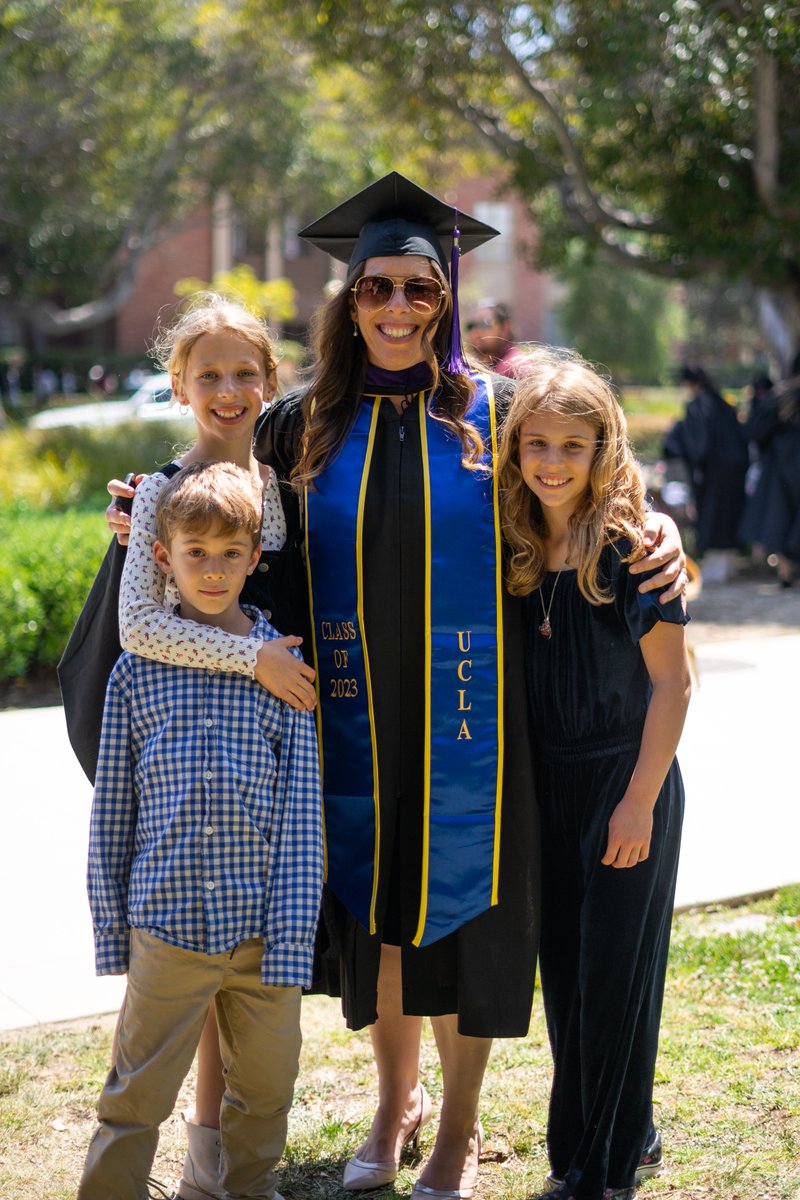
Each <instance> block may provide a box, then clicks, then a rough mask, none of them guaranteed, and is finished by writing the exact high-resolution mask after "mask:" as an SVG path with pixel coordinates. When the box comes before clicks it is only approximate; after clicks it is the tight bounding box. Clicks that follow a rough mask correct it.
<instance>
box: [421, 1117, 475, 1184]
mask: <svg viewBox="0 0 800 1200" xmlns="http://www.w3.org/2000/svg"><path fill="white" fill-rule="evenodd" d="M477 1142H478V1159H479V1160H480V1157H481V1147H482V1145H483V1128H482V1126H481V1125H480V1123H479V1124H478V1134H477ZM474 1195H475V1185H474V1184H472V1185H471V1186H470V1187H465V1188H432V1187H428V1185H427V1183H420V1182H419V1180H417V1182H416V1183H415V1184H414V1188H413V1191H412V1192H411V1196H410V1197H409V1200H472V1197H473V1196H474Z"/></svg>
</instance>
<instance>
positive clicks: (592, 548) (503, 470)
mask: <svg viewBox="0 0 800 1200" xmlns="http://www.w3.org/2000/svg"><path fill="white" fill-rule="evenodd" d="M515 374H516V376H517V386H516V390H515V395H514V399H513V400H512V402H511V406H510V408H509V410H508V413H507V415H506V418H505V420H504V422H503V426H502V429H501V434H500V451H499V455H498V468H497V469H498V471H499V478H500V494H501V497H502V514H503V516H502V521H503V533H504V535H505V538H506V541H507V543H508V547H509V555H508V558H507V571H506V581H507V585H508V590H509V591H510V592H511V593H512V594H513V595H515V596H526V595H528V593H529V592H532V591H533V590H534V588H537V587H539V585H540V584H541V582H542V579H543V577H544V574H545V571H546V569H547V565H546V564H547V546H546V544H547V525H546V522H545V518H544V514H543V512H542V506H541V504H540V502H539V500H538V499H537V498H536V496H535V495H534V494H533V492H532V491H531V490H530V488H529V487H528V485H527V484H526V482H525V480H524V479H523V477H522V472H521V470H520V463H519V440H520V429H521V427H522V424H523V422H525V421H527V419H528V418H529V417H532V416H533V415H534V414H536V413H552V414H554V415H556V416H563V417H574V418H578V419H579V420H581V421H585V422H586V423H587V424H588V425H590V426H591V427H592V428H593V429H594V430H595V432H596V435H597V444H596V447H595V451H594V457H593V459H592V463H591V467H590V469H589V484H588V487H587V489H586V492H585V493H584V495H583V496H582V497H581V498H580V500H579V502H578V505H577V507H576V509H575V512H574V513H573V514H572V516H571V517H570V519H569V550H568V555H569V561H570V564H571V565H572V566H574V567H576V568H577V572H578V575H577V579H578V587H579V588H580V591H581V593H582V594H583V596H585V598H586V599H587V600H588V601H589V602H590V603H591V604H609V603H611V601H612V600H613V596H612V595H611V594H610V593H609V592H608V590H607V588H606V587H605V586H604V583H603V580H602V579H601V578H600V573H599V570H598V567H599V561H600V555H601V552H602V550H603V547H604V546H605V545H607V544H608V543H609V542H613V541H615V540H616V539H617V538H619V537H626V538H628V539H629V540H630V543H631V550H630V553H629V554H628V555H626V556H625V558H624V560H623V561H625V562H629V561H631V560H632V559H634V558H638V557H639V556H640V555H641V553H642V550H643V548H644V538H643V533H642V526H643V521H644V516H645V488H644V482H643V480H642V476H641V472H640V470H639V465H638V463H637V462H636V460H635V459H634V457H633V452H632V450H631V446H630V442H629V440H628V431H627V426H626V423H625V414H624V413H623V411H622V409H621V407H620V405H619V402H618V400H617V397H616V395H615V393H614V390H613V388H612V387H611V385H610V384H609V383H608V382H607V380H605V379H603V378H602V377H601V376H600V375H598V374H597V372H596V371H595V370H593V368H592V367H591V366H590V365H589V364H588V363H587V362H584V360H583V359H582V358H581V357H580V356H579V355H578V354H574V353H570V352H568V351H553V350H549V349H545V348H539V347H532V348H531V349H530V351H529V352H528V353H527V354H525V355H524V357H522V358H521V361H520V363H519V365H518V366H517V367H516V371H515Z"/></svg>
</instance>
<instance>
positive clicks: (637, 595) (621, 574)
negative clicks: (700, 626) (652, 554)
mask: <svg viewBox="0 0 800 1200" xmlns="http://www.w3.org/2000/svg"><path fill="white" fill-rule="evenodd" d="M607 553H608V554H609V565H610V576H611V590H612V591H613V593H614V595H615V597H616V600H615V603H616V607H617V612H618V613H619V616H620V618H621V619H622V622H623V624H624V626H625V628H626V629H627V631H628V635H629V636H630V639H631V641H632V642H633V643H634V644H638V643H639V642H640V641H641V639H642V638H643V637H644V636H645V634H647V633H649V632H650V630H651V629H652V628H653V627H654V625H655V624H656V623H657V622H658V621H667V622H669V623H670V624H672V625H686V624H687V623H688V621H689V614H688V613H687V612H686V610H685V609H684V606H683V599H682V597H680V596H679V597H678V598H677V599H676V600H670V601H668V603H667V604H659V596H661V595H662V594H663V593H664V591H665V589H666V587H667V586H668V585H666V584H665V585H664V587H663V588H657V589H656V590H655V591H652V592H640V591H639V585H640V584H641V583H642V582H643V581H644V580H645V579H650V578H651V577H652V576H653V575H655V574H657V570H658V569H657V568H656V569H654V570H652V571H645V572H644V573H643V574H641V575H631V573H630V571H629V570H628V565H629V564H628V563H626V562H622V559H623V558H624V557H625V555H626V554H628V553H629V546H628V544H627V543H626V542H625V540H624V539H621V540H620V541H619V542H617V543H615V544H614V545H612V546H610V547H609V550H608V552H607Z"/></svg>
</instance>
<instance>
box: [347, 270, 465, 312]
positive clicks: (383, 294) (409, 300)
mask: <svg viewBox="0 0 800 1200" xmlns="http://www.w3.org/2000/svg"><path fill="white" fill-rule="evenodd" d="M397 288H402V289H403V295H404V296H405V298H406V304H407V305H408V307H409V308H413V310H414V312H418V313H435V312H436V311H437V309H438V308H439V306H440V305H441V303H442V299H443V297H444V288H443V287H442V285H441V284H440V283H439V280H438V279H431V278H430V277H429V276H426V275H411V276H410V277H409V278H408V279H392V278H391V277H390V276H389V275H362V276H361V278H360V279H357V280H356V282H355V284H354V285H353V287H352V288H351V291H352V292H353V295H354V296H355V298H356V304H357V305H358V307H359V308H360V309H363V311H364V312H377V310H378V309H380V308H385V307H386V305H387V304H388V303H389V301H390V300H391V299H392V297H393V296H394V293H395V290H396V289H397Z"/></svg>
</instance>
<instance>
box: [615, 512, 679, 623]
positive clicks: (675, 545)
mask: <svg viewBox="0 0 800 1200" xmlns="http://www.w3.org/2000/svg"><path fill="white" fill-rule="evenodd" d="M644 542H645V549H646V553H645V557H644V558H640V559H638V561H637V562H634V563H631V565H630V567H629V568H628V569H629V571H630V573H631V575H638V574H640V573H641V572H642V571H652V570H654V569H655V568H656V567H660V568H661V570H659V571H658V573H657V574H656V575H653V577H652V578H651V579H645V581H644V583H641V584H640V585H639V591H640V592H651V591H653V589H654V588H662V587H665V585H669V586H668V587H666V590H665V591H664V594H663V595H662V596H659V598H658V602H659V604H666V603H667V602H668V601H669V600H675V599H676V598H677V597H678V596H681V595H683V593H684V592H685V591H686V582H687V579H688V576H687V573H686V554H685V553H684V549H683V545H682V543H681V535H680V533H679V532H678V526H677V525H676V524H675V522H674V521H673V520H672V517H668V516H667V514H666V513H659V512H651V513H648V514H647V519H646V521H645V523H644Z"/></svg>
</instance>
